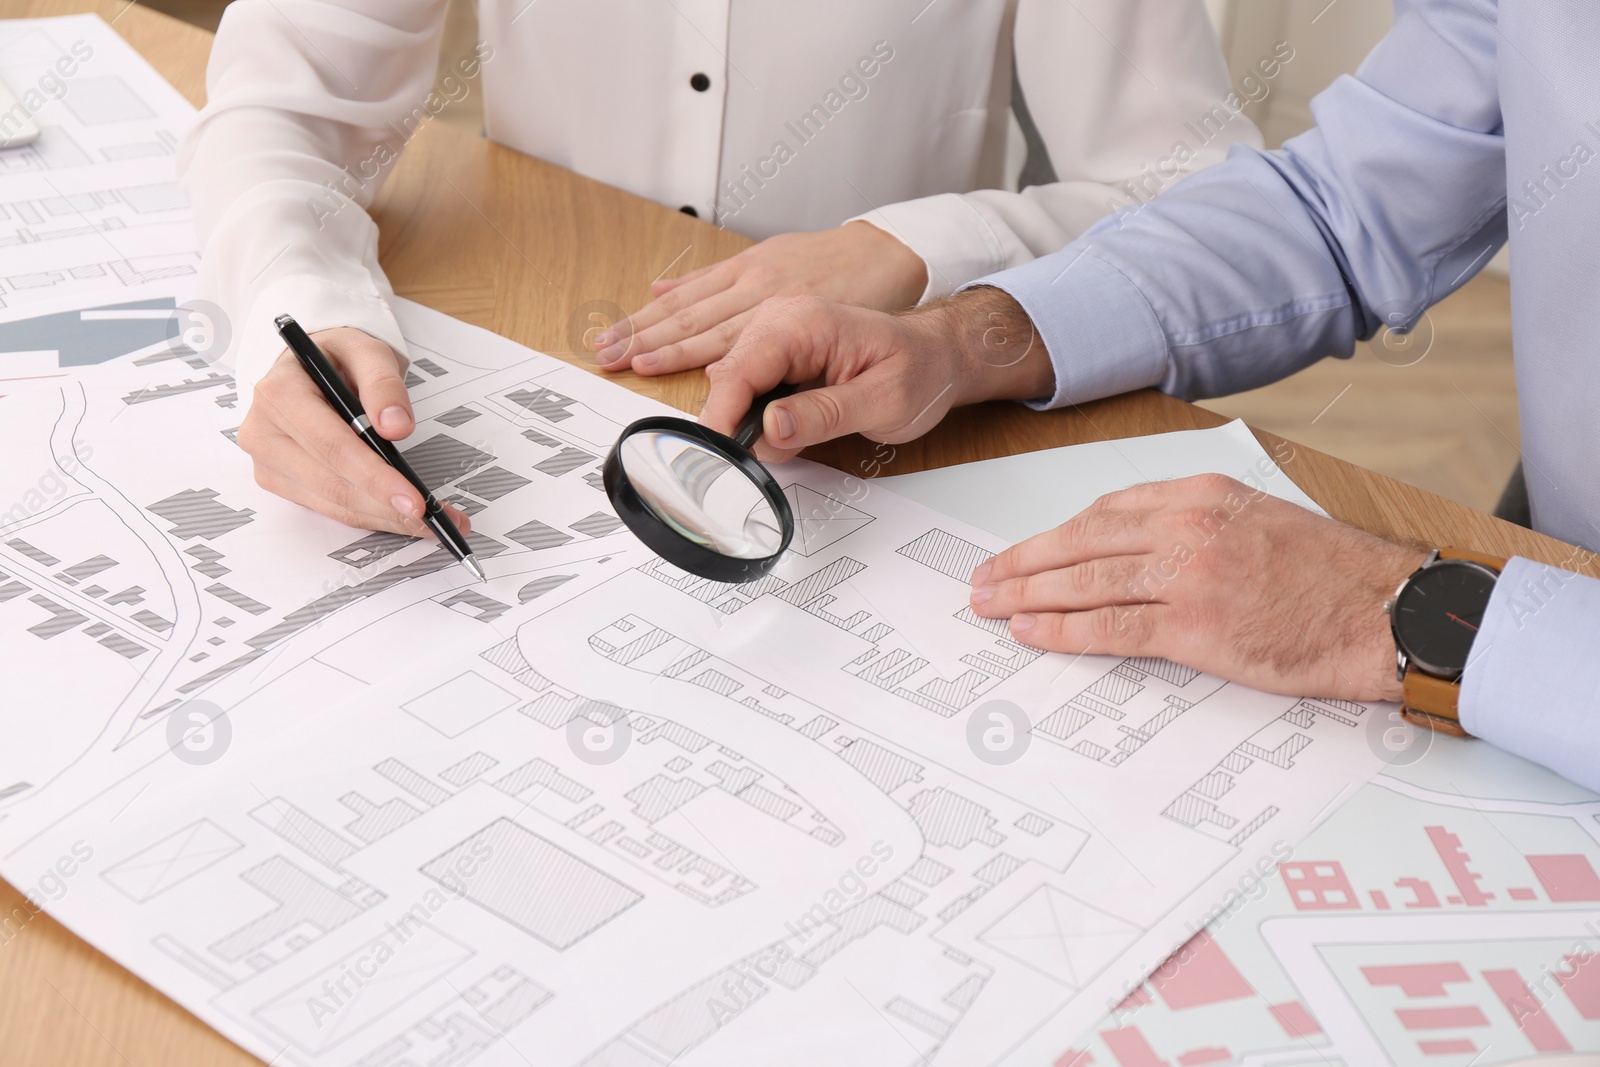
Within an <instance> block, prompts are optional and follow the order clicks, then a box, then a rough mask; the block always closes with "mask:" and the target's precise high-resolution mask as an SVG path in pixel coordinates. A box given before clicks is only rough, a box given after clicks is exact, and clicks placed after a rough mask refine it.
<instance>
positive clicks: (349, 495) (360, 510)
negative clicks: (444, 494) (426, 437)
mask: <svg viewBox="0 0 1600 1067" xmlns="http://www.w3.org/2000/svg"><path fill="white" fill-rule="evenodd" d="M311 339H312V340H313V341H315V342H316V343H317V344H318V345H319V346H320V347H321V348H322V351H323V352H325V353H327V356H328V359H329V361H330V362H332V363H333V365H334V366H335V367H337V368H338V369H339V372H340V373H341V374H343V375H344V379H345V381H346V382H347V383H349V385H350V388H351V389H352V390H354V391H355V392H356V394H357V395H358V396H359V397H360V398H361V406H362V407H363V408H365V409H366V411H367V413H368V415H370V416H371V418H372V425H373V426H374V427H375V428H376V429H377V431H378V432H379V433H380V434H382V435H383V436H384V437H387V438H388V439H389V440H391V441H398V440H401V439H402V438H404V437H407V436H409V435H410V433H411V431H412V430H413V429H414V428H415V426H416V421H415V419H414V417H413V416H412V414H411V400H410V398H409V397H407V396H406V384H405V381H404V379H402V378H401V376H400V359H399V357H398V356H396V355H395V354H394V350H393V349H392V348H390V347H389V346H388V345H386V344H384V343H383V342H382V341H379V340H377V339H375V338H373V337H370V336H368V335H367V334H365V333H362V332H361V331H360V330H355V329H351V328H349V327H340V328H339V329H334V330H319V331H318V332H316V333H314V334H312V335H311ZM239 447H240V448H242V449H244V450H245V451H246V452H248V453H249V454H250V456H251V458H252V459H254V460H255V473H256V484H257V485H259V486H261V487H262V488H263V489H266V490H267V491H269V492H272V493H276V494H277V495H278V496H281V497H283V498H284V499H286V500H292V501H294V502H295V503H296V504H303V505H305V506H306V507H308V508H311V509H313V510H315V511H320V512H321V513H322V514H324V515H327V516H328V517H329V518H333V519H338V520H339V521H340V522H342V523H344V524H345V525H347V526H359V527H362V528H363V529H368V530H388V531H391V532H393V533H403V534H410V535H411V536H413V537H431V536H432V532H431V531H429V529H428V528H427V527H426V526H424V525H423V524H422V522H421V517H422V494H420V493H418V492H417V491H416V489H414V488H413V487H412V485H411V483H410V482H408V481H406V480H405V478H404V477H402V476H401V474H400V472H399V471H397V470H395V469H394V468H393V467H390V466H389V465H388V464H387V463H385V462H384V461H383V460H381V459H379V458H378V454H377V453H376V452H374V451H372V449H370V448H368V447H367V444H366V442H364V441H362V440H361V438H359V437H357V436H356V433H355V431H354V430H352V429H351V428H350V427H349V426H348V425H347V424H346V423H345V421H344V420H343V419H341V418H339V416H338V415H337V414H335V413H334V410H333V408H331V407H329V406H328V402H327V401H326V400H324V399H323V397H322V393H321V392H320V391H319V390H318V389H317V386H316V384H315V383H314V382H312V380H311V379H310V378H309V377H307V376H306V372H305V371H304V370H303V369H302V368H301V366H300V363H299V361H298V360H296V359H295V358H294V355H293V354H292V353H290V352H289V351H287V350H285V351H284V353H283V354H282V355H280V356H279V357H278V361H277V362H276V363H274V364H273V365H272V369H271V370H269V371H268V372H267V374H266V376H265V377H263V378H262V379H261V381H260V382H259V383H257V385H256V391H255V396H254V398H253V399H252V401H251V404H250V412H249V414H247V415H246V416H245V419H244V422H243V423H242V424H241V425H240V426H239ZM445 510H446V511H447V512H449V514H450V517H451V519H452V520H454V522H455V524H456V525H457V526H458V527H460V528H461V532H462V533H466V532H467V530H468V529H469V523H468V520H467V517H466V515H465V514H464V513H462V512H461V511H460V510H459V509H458V508H453V507H451V506H450V505H448V504H447V505H445Z"/></svg>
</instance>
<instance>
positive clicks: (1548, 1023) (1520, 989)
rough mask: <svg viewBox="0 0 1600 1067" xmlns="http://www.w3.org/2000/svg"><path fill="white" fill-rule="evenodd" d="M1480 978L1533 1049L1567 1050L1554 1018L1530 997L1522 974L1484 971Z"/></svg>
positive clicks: (1531, 993) (1540, 1050)
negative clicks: (1504, 1007)
mask: <svg viewBox="0 0 1600 1067" xmlns="http://www.w3.org/2000/svg"><path fill="white" fill-rule="evenodd" d="M1483 980H1484V981H1485V982H1488V983H1489V988H1490V989H1492V990H1494V994H1495V996H1497V997H1499V998H1500V1003H1502V1004H1504V1005H1505V1006H1506V1011H1507V1012H1509V1013H1510V1014H1511V1017H1512V1018H1513V1019H1515V1020H1516V1021H1517V1029H1519V1030H1521V1031H1522V1036H1523V1037H1526V1038H1527V1039H1528V1042H1529V1044H1531V1045H1533V1047H1534V1050H1535V1051H1536V1052H1571V1051H1572V1045H1571V1044H1570V1043H1569V1042H1568V1041H1567V1038H1566V1035H1564V1034H1563V1033H1562V1032H1561V1029H1560V1028H1559V1027H1558V1026H1556V1023H1555V1020H1554V1019H1552V1018H1550V1016H1549V1015H1547V1014H1546V1013H1545V1010H1544V1005H1543V1004H1541V1003H1539V1001H1538V1000H1537V999H1535V998H1534V995H1533V991H1532V990H1531V989H1529V988H1528V985H1527V983H1526V982H1524V981H1523V980H1522V976H1521V975H1519V974H1518V973H1517V972H1516V971H1513V970H1499V971H1484V972H1483Z"/></svg>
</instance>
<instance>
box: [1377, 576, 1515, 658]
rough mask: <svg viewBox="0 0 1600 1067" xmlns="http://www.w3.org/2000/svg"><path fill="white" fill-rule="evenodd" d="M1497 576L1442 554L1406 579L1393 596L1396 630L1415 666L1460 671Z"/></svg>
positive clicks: (1396, 634)
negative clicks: (1429, 564)
mask: <svg viewBox="0 0 1600 1067" xmlns="http://www.w3.org/2000/svg"><path fill="white" fill-rule="evenodd" d="M1496 577H1497V576H1496V575H1495V573H1494V572H1493V571H1491V570H1489V569H1488V568H1487V567H1484V566H1481V565H1479V564H1476V563H1472V562H1469V561H1467V560H1442V561H1440V562H1438V563H1435V564H1434V565H1433V566H1431V567H1429V568H1427V569H1426V570H1424V571H1423V572H1422V573H1421V574H1418V575H1417V576H1416V577H1415V578H1413V579H1411V581H1409V582H1407V583H1406V586H1405V588H1404V589H1402V590H1401V591H1400V595H1399V596H1398V597H1396V598H1395V602H1394V615H1393V620H1394V636H1395V640H1396V641H1398V642H1399V644H1400V647H1401V649H1403V650H1404V651H1405V653H1406V655H1407V656H1408V657H1410V659H1411V662H1412V663H1413V664H1415V665H1416V666H1417V668H1418V669H1420V670H1423V671H1426V672H1427V673H1428V674H1433V675H1438V676H1439V677H1442V678H1450V679H1456V678H1459V677H1460V676H1461V672H1462V671H1463V670H1465V669H1466V666H1467V654H1468V653H1469V652H1470V651H1471V650H1472V639H1473V638H1475V637H1477V636H1478V627H1479V626H1481V625H1482V624H1483V612H1484V609H1485V608H1487V607H1488V606H1489V595H1490V594H1491V593H1493V592H1494V583H1495V578H1496Z"/></svg>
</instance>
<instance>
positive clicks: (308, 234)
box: [178, 0, 446, 403]
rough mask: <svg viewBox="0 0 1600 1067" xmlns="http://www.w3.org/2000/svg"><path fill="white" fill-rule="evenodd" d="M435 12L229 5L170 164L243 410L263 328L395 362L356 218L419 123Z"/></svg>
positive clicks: (366, 6) (434, 55) (291, 0)
mask: <svg viewBox="0 0 1600 1067" xmlns="http://www.w3.org/2000/svg"><path fill="white" fill-rule="evenodd" d="M445 7H446V0H341V2H324V0H238V2H236V3H233V4H230V5H229V6H228V9H227V11H226V13H225V14H224V15H223V18H222V25H221V27H220V28H219V29H218V31H217V37H216V43H215V45H214V46H213V47H212V50H211V62H210V65H209V66H208V68H207V70H206V95H207V100H208V102H207V104H206V106H205V108H204V109H203V110H202V111H201V112H200V115H199V117H198V118H197V120H196V122H195V125H194V126H193V127H192V128H191V129H190V130H189V132H188V134H187V135H186V136H185V137H184V140H183V143H182V145H181V146H180V148H179V153H178V169H179V176H180V180H181V181H182V183H183V188H184V190H185V192H186V193H187V194H188V196H189V200H190V202H191V203H192V204H193V206H194V216H195V226H196V229H197V231H198V233H199V236H200V243H201V250H202V256H201V267H200V278H199V295H200V296H201V297H202V298H204V299H207V300H210V301H212V302H214V303H215V304H217V305H218V306H219V307H220V308H221V309H222V311H223V313H224V314H225V315H226V316H227V320H228V323H229V327H230V331H229V332H230V334H231V337H230V340H229V345H228V352H227V357H228V358H229V359H230V360H231V365H232V367H233V369H234V372H235V374H236V376H237V377H238V379H239V393H240V396H241V398H242V399H243V400H244V401H245V402H246V403H248V402H249V399H250V397H251V395H252V393H253V391H254V387H255V383H256V382H257V381H259V380H260V378H261V376H262V375H263V374H264V373H265V372H266V369H267V367H268V366H270V364H271V361H272V360H273V359H275V358H276V356H277V354H278V353H279V352H280V351H282V349H283V343H282V341H280V340H279V339H278V336H277V332H276V330H275V328H274V327H273V325H272V319H273V318H274V317H275V316H277V315H281V314H284V313H288V314H291V315H293V316H294V317H295V318H296V319H297V320H299V322H300V324H301V325H302V326H304V327H305V328H306V330H308V331H312V330H321V329H327V328H330V327H334V326H354V327H357V328H359V329H361V330H365V331H366V332H367V333H369V334H371V335H372V336H374V337H377V338H379V339H380V340H382V341H385V342H387V343H388V344H390V345H392V346H393V347H394V349H395V351H396V352H399V353H400V354H401V355H402V356H404V354H405V350H404V348H403V344H404V342H403V341H402V339H401V337H400V329H399V327H398V325H396V323H395V318H394V314H393V312H392V311H391V310H390V307H389V300H390V298H391V297H392V296H393V295H394V294H393V291H392V290H391V289H390V287H389V282H388V279H387V278H385V277H384V274H383V271H382V269H380V268H379V266H378V228H377V225H376V224H375V223H374V222H373V221H372V219H371V218H370V217H369V216H368V215H367V213H366V207H367V205H368V204H370V203H371V202H372V198H373V195H374V194H375V193H376V192H377V189H378V186H379V185H380V184H381V183H382V181H383V179H384V177H385V176H386V175H387V174H388V171H389V168H390V166H392V164H393V162H394V160H395V157H396V156H397V155H398V153H399V151H400V149H401V148H402V147H404V144H405V142H406V141H407V140H409V139H410V137H411V136H412V135H413V134H414V133H415V132H416V129H417V128H418V127H419V126H420V125H421V124H422V123H423V122H424V121H426V118H427V116H429V115H430V114H434V113H437V111H438V109H439V101H440V98H439V97H437V96H435V95H434V94H433V93H432V85H433V79H434V69H435V66H436V65H437V63H438V54H439V40H440V36H441V33H442V29H443V20H444V12H445Z"/></svg>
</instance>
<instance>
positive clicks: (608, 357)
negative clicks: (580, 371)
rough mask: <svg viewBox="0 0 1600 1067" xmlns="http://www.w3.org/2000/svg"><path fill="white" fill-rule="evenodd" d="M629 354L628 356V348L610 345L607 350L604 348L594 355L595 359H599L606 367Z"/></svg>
mask: <svg viewBox="0 0 1600 1067" xmlns="http://www.w3.org/2000/svg"><path fill="white" fill-rule="evenodd" d="M627 354H628V349H627V346H625V345H618V344H613V345H608V346H606V347H605V348H602V349H601V350H600V351H598V352H596V353H595V354H594V358H595V359H598V360H599V361H600V362H601V363H603V364H605V365H606V366H610V365H611V364H613V363H615V362H616V361H617V360H619V359H621V358H622V357H623V356H625V355H627Z"/></svg>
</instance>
